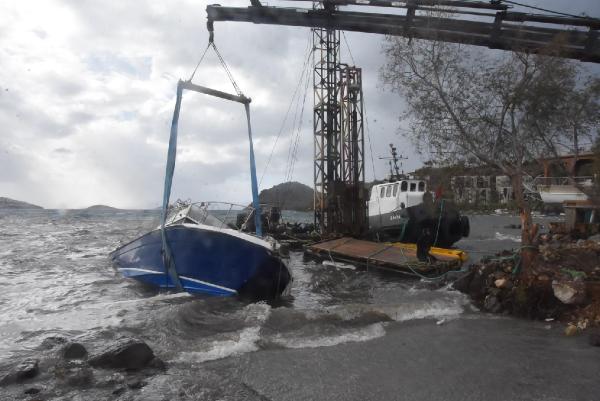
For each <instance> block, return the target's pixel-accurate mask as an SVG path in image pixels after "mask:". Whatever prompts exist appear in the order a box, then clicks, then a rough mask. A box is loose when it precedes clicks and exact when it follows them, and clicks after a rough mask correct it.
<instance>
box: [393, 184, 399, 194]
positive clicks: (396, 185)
mask: <svg viewBox="0 0 600 401" xmlns="http://www.w3.org/2000/svg"><path fill="white" fill-rule="evenodd" d="M392 195H393V196H394V197H396V195H398V183H395V184H394V192H393V194H392Z"/></svg>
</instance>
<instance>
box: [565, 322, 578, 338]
mask: <svg viewBox="0 0 600 401" xmlns="http://www.w3.org/2000/svg"><path fill="white" fill-rule="evenodd" d="M575 334H577V326H575V325H574V324H569V325H568V326H567V328H566V329H565V336H567V337H571V336H574V335H575Z"/></svg>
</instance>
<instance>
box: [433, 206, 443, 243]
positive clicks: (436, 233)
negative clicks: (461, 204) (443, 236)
mask: <svg viewBox="0 0 600 401" xmlns="http://www.w3.org/2000/svg"><path fill="white" fill-rule="evenodd" d="M443 211H444V199H442V200H441V202H440V217H439V218H438V224H437V229H436V231H435V241H433V246H437V240H438V235H439V233H440V225H441V223H442V212H443Z"/></svg>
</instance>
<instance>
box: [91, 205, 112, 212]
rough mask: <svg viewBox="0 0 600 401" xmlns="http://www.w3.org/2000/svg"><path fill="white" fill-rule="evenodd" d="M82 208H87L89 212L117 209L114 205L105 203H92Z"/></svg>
mask: <svg viewBox="0 0 600 401" xmlns="http://www.w3.org/2000/svg"><path fill="white" fill-rule="evenodd" d="M84 210H89V211H91V212H114V211H116V210H119V209H117V208H116V207H111V206H106V205H93V206H90V207H86V208H85V209H84Z"/></svg>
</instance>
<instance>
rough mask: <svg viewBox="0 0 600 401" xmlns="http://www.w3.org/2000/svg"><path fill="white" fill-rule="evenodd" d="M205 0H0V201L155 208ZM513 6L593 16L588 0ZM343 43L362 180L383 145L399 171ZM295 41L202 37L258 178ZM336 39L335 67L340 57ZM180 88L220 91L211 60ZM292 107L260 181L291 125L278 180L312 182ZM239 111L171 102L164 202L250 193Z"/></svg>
mask: <svg viewBox="0 0 600 401" xmlns="http://www.w3.org/2000/svg"><path fill="white" fill-rule="evenodd" d="M212 2H214V1H210V2H206V1H200V0H173V1H159V0H146V1H141V0H140V1H109V0H103V1H100V0H93V1H91V0H89V1H88V0H39V1H33V0H22V1H6V0H5V1H1V2H0V60H1V64H0V66H1V67H0V196H6V197H11V198H14V199H20V200H24V201H28V202H31V203H35V204H39V205H41V206H44V207H47V208H78V207H86V206H89V205H92V204H108V205H112V206H116V207H122V208H146V207H155V206H158V205H159V204H160V199H161V196H162V185H163V178H164V166H165V159H166V150H167V143H168V137H169V127H170V120H171V117H172V112H173V106H174V100H175V86H176V84H177V80H178V79H179V78H184V79H186V78H188V77H189V76H190V74H191V72H192V70H193V69H194V66H195V65H196V63H197V61H198V59H199V56H200V54H201V53H202V51H203V50H204V48H205V46H206V43H207V40H208V34H207V32H206V25H205V20H206V16H205V7H206V4H208V3H212ZM522 2H527V3H529V4H536V5H539V6H542V7H547V8H553V9H557V10H561V11H566V12H570V13H574V14H579V13H581V12H586V13H587V14H589V15H592V16H600V2H599V1H598V0H571V1H569V2H565V1H561V0H548V1H542V0H539V1H537V2H536V1H532V0H523V1H522ZM221 3H222V4H224V5H225V4H227V5H230V4H231V5H247V4H248V3H249V2H248V1H222V2H221ZM269 3H270V4H271V5H273V4H274V3H277V2H276V1H270V2H269ZM280 3H283V2H280ZM288 4H289V3H287V4H286V5H288ZM346 37H347V39H348V42H349V44H350V47H351V49H352V54H353V56H354V59H355V61H356V63H357V65H358V66H360V67H362V68H363V81H364V82H363V86H364V92H365V93H364V97H365V102H366V108H367V117H368V126H369V132H370V136H371V138H372V140H373V146H372V147H373V153H372V155H373V158H374V159H375V167H376V169H375V176H377V177H378V178H382V177H383V176H384V175H385V172H386V168H385V164H384V163H383V162H382V161H378V160H377V158H378V157H379V156H385V155H386V154H387V146H388V144H389V143H390V142H394V143H395V144H396V145H397V146H398V147H399V148H400V149H401V152H402V153H403V154H406V155H408V156H410V159H409V160H408V161H405V168H406V169H407V170H409V169H414V168H416V167H418V166H419V165H420V164H421V163H422V160H421V158H420V157H419V156H417V155H415V154H414V151H413V149H412V147H411V146H410V144H409V142H408V141H406V140H405V139H404V138H403V137H402V136H401V135H399V134H398V132H399V127H400V123H399V121H398V116H399V114H400V113H401V111H402V109H403V104H402V98H401V97H400V96H399V95H397V94H392V93H389V92H387V91H385V90H384V88H382V85H381V83H380V81H379V78H378V74H379V68H380V67H381V65H382V64H383V62H384V59H383V56H382V54H381V42H382V39H383V38H382V37H381V36H378V35H370V34H369V35H367V34H358V33H348V34H346ZM309 39H310V32H309V31H308V30H307V29H305V28H288V27H274V26H264V25H253V24H247V23H218V24H217V25H216V43H217V45H218V47H219V49H220V50H221V53H222V55H223V57H224V58H225V59H226V60H227V62H228V64H229V66H230V68H231V70H232V72H233V74H234V76H235V77H236V80H237V81H238V83H239V85H240V87H241V89H242V90H243V91H244V93H245V94H246V95H248V96H250V97H251V98H252V99H253V102H252V113H253V116H252V117H253V129H254V134H255V151H256V155H257V166H258V172H259V176H260V175H262V172H263V170H264V167H265V164H266V162H267V160H268V158H269V155H270V153H271V150H272V149H273V143H274V141H275V138H276V136H277V133H278V132H279V130H280V127H281V125H282V122H283V119H284V115H285V114H286V110H287V109H288V106H289V104H290V100H291V98H292V94H293V93H294V90H295V88H296V86H297V85H298V82H299V79H300V76H301V73H302V66H303V63H304V60H305V58H306V54H307V52H306V50H307V45H308V43H309V42H308V41H309ZM342 47H343V48H342V50H343V53H342V57H343V59H344V61H350V58H349V55H348V52H347V50H346V46H345V44H343V45H342ZM194 82H196V83H198V84H202V85H206V86H210V87H214V88H217V89H222V90H226V91H228V92H231V91H232V89H231V86H230V85H229V83H228V81H227V78H226V76H225V74H224V73H223V71H222V70H221V69H220V67H219V64H218V60H217V59H216V57H215V56H214V54H209V55H208V56H207V58H206V60H205V61H204V62H203V63H202V65H201V66H200V68H199V69H198V72H197V73H196V76H195V79H194ZM311 85H312V83H311ZM303 95H304V86H303V85H301V87H300V90H299V91H298V94H297V96H298V97H300V99H301V100H302V98H303ZM301 103H302V102H301V101H300V102H299V108H298V112H297V113H296V112H295V110H296V107H295V106H294V107H293V108H292V111H291V113H290V117H289V118H288V122H287V124H286V126H285V127H284V130H283V132H282V134H281V137H280V139H279V141H278V142H277V146H276V147H275V148H274V153H273V158H272V161H271V164H270V168H269V169H268V170H267V172H266V174H265V176H264V179H263V181H262V185H261V188H268V187H270V186H272V185H274V184H277V183H279V182H282V181H283V180H284V178H285V177H286V170H287V166H288V159H289V157H288V154H289V148H290V143H291V142H292V141H293V138H295V132H297V129H298V128H297V127H298V125H300V124H299V122H300V120H302V124H301V129H300V135H299V136H298V138H299V143H298V152H297V160H296V162H295V168H294V171H293V174H292V179H293V180H296V181H300V182H303V183H306V184H309V185H311V184H312V174H313V171H312V146H313V144H312V132H311V131H312V111H311V109H312V94H311V92H310V85H309V89H308V93H307V98H306V106H305V112H304V114H303V116H300V113H299V110H300V109H301V106H302V104H301ZM296 114H297V115H298V117H297V118H296V124H295V126H296V131H293V130H292V126H293V124H292V121H293V117H294V115H296ZM244 118H245V116H244V114H243V108H242V107H241V106H240V105H238V104H230V103H227V102H224V101H221V100H218V99H213V98H208V97H203V96H201V95H197V94H193V93H188V94H186V95H185V96H184V102H183V108H182V114H181V120H180V146H179V155H178V164H177V168H176V178H175V183H174V194H173V199H176V198H182V199H186V198H192V199H195V200H228V201H235V202H246V201H248V199H250V184H249V173H248V162H247V149H248V143H247V140H246V131H245V125H244V124H245V120H244ZM400 132H401V127H400ZM368 149H369V146H368V142H367V143H366V150H367V152H368V153H369V154H368V155H367V160H368V161H367V179H372V177H373V176H374V172H373V169H372V167H371V154H370V152H369V150H368ZM287 175H289V174H287Z"/></svg>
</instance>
